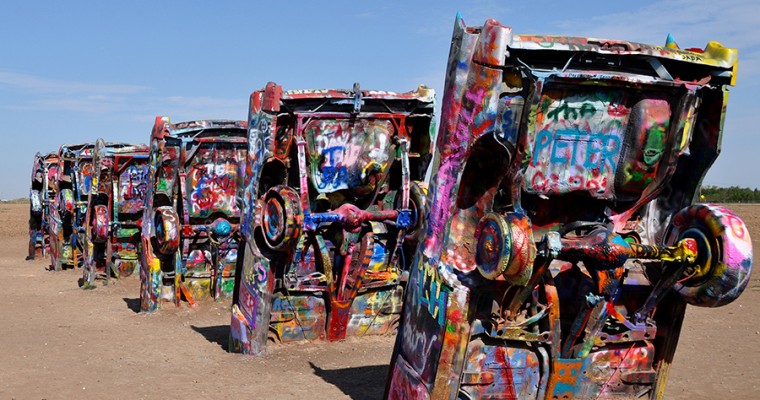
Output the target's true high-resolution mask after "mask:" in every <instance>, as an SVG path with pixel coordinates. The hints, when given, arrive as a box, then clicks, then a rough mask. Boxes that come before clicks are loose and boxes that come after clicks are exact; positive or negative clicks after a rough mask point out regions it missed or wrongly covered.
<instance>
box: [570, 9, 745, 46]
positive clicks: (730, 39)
mask: <svg viewBox="0 0 760 400" xmlns="http://www.w3.org/2000/svg"><path fill="white" fill-rule="evenodd" d="M758 15H760V2H757V1H756V0H725V1H720V2H716V1H712V0H663V1H659V2H656V3H652V4H649V5H646V6H642V7H639V8H638V9H635V10H633V11H630V12H620V13H611V14H598V15H593V14H590V16H589V17H588V18H585V19H578V20H566V21H560V22H558V23H557V26H558V27H559V28H560V29H561V30H562V32H556V33H561V34H572V35H582V36H594V37H602V38H623V39H626V40H633V41H640V42H645V43H654V44H659V43H662V44H664V43H665V37H666V35H667V34H668V33H672V34H673V35H674V36H675V38H676V41H677V42H678V43H679V45H680V46H681V47H702V46H704V45H705V44H706V43H707V41H709V40H717V41H720V42H723V43H724V44H725V45H727V46H730V47H737V48H754V47H757V46H758V45H760V24H758V20H757V16H758Z"/></svg>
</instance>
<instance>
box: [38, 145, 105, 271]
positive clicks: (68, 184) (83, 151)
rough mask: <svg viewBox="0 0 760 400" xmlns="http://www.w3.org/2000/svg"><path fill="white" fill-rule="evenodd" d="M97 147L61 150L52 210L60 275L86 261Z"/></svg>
mask: <svg viewBox="0 0 760 400" xmlns="http://www.w3.org/2000/svg"><path fill="white" fill-rule="evenodd" d="M93 148H94V144H92V143H85V144H74V145H63V146H61V148H60V149H59V150H58V159H59V164H58V171H57V176H56V179H55V199H54V200H53V203H52V204H51V207H50V213H49V217H48V230H49V232H50V258H51V263H52V264H51V265H52V268H53V269H54V270H56V271H58V270H60V269H62V268H64V266H65V265H68V266H71V267H78V266H80V263H81V261H82V253H83V246H82V245H83V233H84V229H83V228H84V220H85V215H86V214H87V199H88V195H89V193H90V189H91V187H92V179H93V176H92V152H93Z"/></svg>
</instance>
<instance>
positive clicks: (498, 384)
mask: <svg viewBox="0 0 760 400" xmlns="http://www.w3.org/2000/svg"><path fill="white" fill-rule="evenodd" d="M736 64H737V57H736V50H735V49H728V48H724V47H723V46H721V45H719V44H717V43H714V42H711V43H710V44H708V46H707V47H706V48H705V49H688V50H681V49H679V48H677V46H675V44H674V43H673V42H672V40H669V43H668V44H667V45H666V46H662V47H660V46H651V45H643V44H638V43H631V42H624V41H615V40H599V39H592V38H577V37H562V36H539V35H518V34H515V33H513V32H512V30H511V29H510V28H508V27H505V26H502V25H500V24H499V23H498V22H496V21H494V20H488V21H486V23H485V24H484V25H483V26H482V27H467V26H465V24H464V22H463V21H462V19H461V17H460V16H458V17H457V20H456V22H455V27H454V34H453V39H452V46H451V53H450V56H449V63H448V71H447V74H446V77H447V79H446V84H445V93H444V100H443V109H442V116H441V124H440V131H439V134H438V141H437V147H436V150H435V155H434V161H433V165H434V166H435V168H434V169H433V177H432V180H431V188H430V191H429V193H428V198H427V204H428V205H429V206H428V208H427V214H426V215H425V218H423V228H422V230H421V232H422V234H421V237H420V239H419V240H420V245H419V247H418V249H417V251H416V255H415V258H414V260H413V262H412V265H411V268H410V271H411V276H410V277H409V284H408V286H407V290H406V295H405V300H404V306H403V312H402V323H401V325H400V330H399V333H398V334H399V338H398V339H397V341H396V346H395V349H394V352H393V358H392V361H391V372H390V373H389V381H388V384H387V387H386V388H387V391H386V396H387V397H388V398H391V399H410V398H414V399H422V398H435V399H454V398H466V399H475V398H504V399H510V398H514V399H518V398H519V399H552V398H555V399H572V398H576V399H606V398H656V399H659V398H662V393H663V391H664V385H665V382H666V380H667V373H668V370H669V366H670V363H671V362H672V359H673V354H674V352H675V349H676V344H677V342H678V336H679V333H680V327H681V323H682V320H683V315H684V310H685V305H686V304H687V303H689V304H694V305H698V306H709V307H715V306H720V305H723V304H726V303H728V302H730V301H732V300H734V299H735V298H737V297H738V296H739V295H740V294H741V292H742V290H743V289H744V288H745V287H746V285H747V282H748V281H749V275H750V272H751V269H752V246H751V241H750V238H749V234H748V231H747V229H746V227H745V225H744V223H743V222H742V221H741V220H740V219H739V218H738V217H737V216H736V215H735V214H733V213H732V212H731V211H730V210H728V209H726V208H724V207H721V206H716V205H709V204H693V200H694V198H695V193H696V191H697V188H698V187H699V184H700V183H701V180H702V178H703V177H704V175H705V173H706V172H707V169H708V168H709V166H710V165H711V164H712V162H713V161H714V160H715V158H716V157H717V155H718V152H719V149H720V140H721V132H722V121H723V117H724V115H725V107H726V102H727V99H728V97H727V93H728V86H729V85H731V84H733V82H734V77H735V71H736Z"/></svg>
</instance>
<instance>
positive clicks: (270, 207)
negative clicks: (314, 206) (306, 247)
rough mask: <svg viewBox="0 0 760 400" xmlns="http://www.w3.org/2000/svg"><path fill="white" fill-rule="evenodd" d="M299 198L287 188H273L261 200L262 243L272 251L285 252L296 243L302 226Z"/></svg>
mask: <svg viewBox="0 0 760 400" xmlns="http://www.w3.org/2000/svg"><path fill="white" fill-rule="evenodd" d="M303 218H304V217H303V210H302V207H301V197H300V196H299V195H298V192H297V191H296V190H295V189H293V188H291V187H289V186H283V185H279V186H275V187H273V188H271V189H269V190H268V191H267V192H266V193H265V194H264V197H263V198H262V203H261V219H260V220H259V225H260V226H261V232H262V236H263V237H264V243H265V244H266V246H267V247H269V248H270V249H271V250H274V251H287V250H290V249H291V248H293V246H295V245H296V243H298V238H299V237H300V236H301V226H302V225H303Z"/></svg>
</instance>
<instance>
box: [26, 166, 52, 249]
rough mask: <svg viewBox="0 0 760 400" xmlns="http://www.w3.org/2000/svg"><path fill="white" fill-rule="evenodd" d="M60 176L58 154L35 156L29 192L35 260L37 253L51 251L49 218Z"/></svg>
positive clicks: (30, 242)
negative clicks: (57, 178) (58, 176)
mask: <svg viewBox="0 0 760 400" xmlns="http://www.w3.org/2000/svg"><path fill="white" fill-rule="evenodd" d="M57 174H58V153H48V154H45V155H42V154H40V153H37V154H35V155H34V163H33V165H32V183H31V186H30V190H29V253H28V255H27V257H26V259H27V260H34V258H35V257H36V255H37V253H38V252H39V253H41V256H42V257H46V256H47V252H48V251H49V250H50V235H49V234H48V218H49V213H50V203H51V200H52V199H54V198H55V179H56V176H57Z"/></svg>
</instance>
